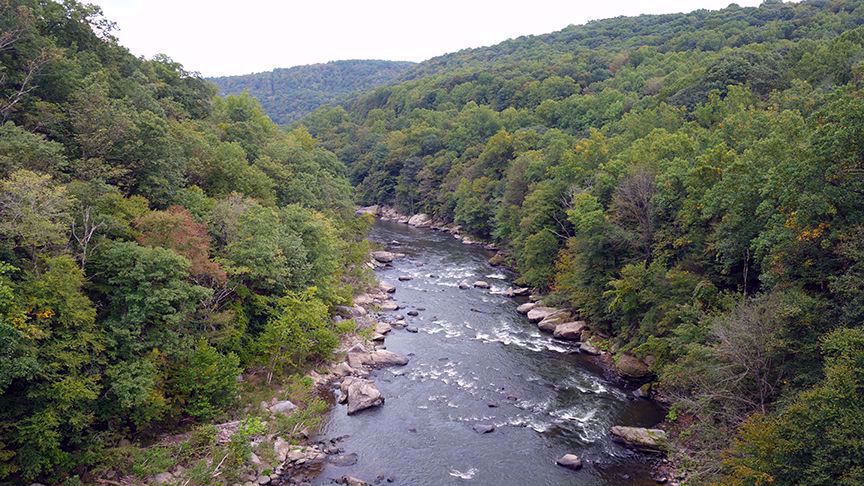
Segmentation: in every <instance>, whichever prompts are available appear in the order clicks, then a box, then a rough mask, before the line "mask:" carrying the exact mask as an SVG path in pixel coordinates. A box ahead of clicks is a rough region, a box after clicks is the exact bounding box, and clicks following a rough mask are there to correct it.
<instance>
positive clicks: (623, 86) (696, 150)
mask: <svg viewBox="0 0 864 486" xmlns="http://www.w3.org/2000/svg"><path fill="white" fill-rule="evenodd" d="M862 25H864V5H862V2H861V1H860V0H837V1H832V2H826V1H821V0H811V1H802V2H794V3H793V2H788V3H784V2H777V1H770V2H765V3H763V4H762V5H761V6H759V7H754V8H742V7H739V6H737V5H734V4H732V5H730V6H729V7H727V8H725V9H721V10H716V11H709V10H698V11H694V12H691V13H686V14H670V15H653V16H652V15H643V16H640V17H633V18H615V19H608V20H600V21H592V22H589V23H587V24H585V25H574V26H570V27H567V28H565V29H563V30H561V31H559V32H554V33H551V34H546V35H540V36H530V37H520V38H517V39H512V40H509V41H506V42H504V43H501V44H498V45H494V46H489V47H483V48H479V49H467V50H463V51H460V52H458V53H453V54H448V55H444V56H440V57H437V58H434V59H430V60H428V61H426V62H423V63H420V64H418V65H416V66H414V67H412V68H411V69H410V70H409V71H408V73H407V74H406V75H405V76H404V77H403V78H402V79H400V80H398V81H397V82H395V83H393V84H391V85H389V86H385V87H379V88H376V89H372V90H370V91H367V92H365V93H361V94H358V95H356V96H354V97H353V98H352V99H349V100H346V101H344V102H343V103H341V106H336V107H324V108H321V109H319V110H317V111H316V112H314V113H312V114H310V115H309V116H307V117H305V118H304V119H303V120H302V123H303V124H304V125H305V126H306V127H307V128H308V130H309V131H310V132H311V133H312V134H313V135H315V136H316V137H317V139H318V141H319V144H320V145H321V146H323V147H326V148H328V149H330V150H332V151H333V152H334V153H336V154H337V155H338V156H339V158H340V159H341V160H342V161H343V162H344V163H345V164H346V166H347V167H348V169H349V172H350V178H351V180H352V181H353V182H354V183H355V186H356V188H357V193H358V198H359V200H360V202H361V203H363V204H390V205H394V206H396V207H397V208H398V209H400V210H402V211H405V212H413V213H417V212H424V213H427V214H430V215H433V216H435V217H437V218H440V219H442V220H445V221H448V222H453V223H456V224H458V225H460V226H461V227H462V230H463V231H465V232H468V233H469V234H471V235H473V236H474V237H477V238H480V239H484V240H493V241H494V242H495V243H496V244H497V245H498V246H500V247H501V248H502V249H503V250H504V251H505V252H506V253H507V254H508V255H510V258H509V263H511V264H513V266H515V268H516V270H518V272H519V274H520V278H521V282H522V283H524V284H526V285H530V286H532V287H535V288H537V289H539V290H541V291H546V292H549V293H551V295H549V296H547V297H546V301H547V302H556V303H561V304H568V305H569V306H570V307H572V308H574V310H576V311H577V312H578V313H579V314H580V315H581V317H583V318H585V319H586V320H588V321H589V322H590V325H591V326H592V328H594V329H595V330H596V331H600V332H603V333H608V334H609V335H610V338H609V340H608V342H609V348H610V349H618V350H623V351H628V352H631V353H634V354H636V355H637V356H641V357H646V358H647V357H650V358H652V359H650V360H649V361H651V362H652V368H653V371H655V372H656V373H657V374H658V376H659V377H660V381H661V383H660V385H661V386H660V389H662V390H664V391H665V392H666V393H667V395H669V396H672V397H674V398H675V399H676V400H678V401H679V402H678V408H677V410H679V413H678V416H679V417H686V418H687V420H682V421H681V422H682V423H683V424H686V425H684V426H683V429H684V430H682V431H681V433H680V434H678V436H679V437H678V445H679V446H680V447H679V451H681V456H686V457H680V458H681V459H682V460H683V462H682V464H685V467H687V468H688V469H689V470H690V471H689V472H690V478H692V479H693V481H703V482H705V481H710V480H712V479H717V478H724V477H726V476H725V475H726V474H727V473H728V472H729V470H728V467H730V466H729V465H728V464H726V463H724V462H723V460H722V458H723V457H724V454H725V453H724V450H726V448H727V446H728V445H729V438H730V437H732V436H733V435H734V434H732V433H731V432H732V431H734V430H736V429H737V428H739V427H742V430H744V428H746V425H744V424H746V423H748V418H749V417H751V416H753V414H759V416H762V417H765V420H766V421H767V423H773V421H776V420H779V417H784V416H787V415H784V414H788V413H791V411H792V410H794V409H795V407H796V405H795V404H794V403H792V401H791V399H790V397H794V396H798V395H799V394H807V393H812V394H817V393H819V390H822V388H821V387H822V386H824V385H825V383H826V380H827V376H822V374H821V373H820V370H821V369H823V366H824V365H825V364H826V358H824V357H823V356H822V355H821V354H820V353H819V345H820V342H822V340H823V339H824V337H825V336H826V335H829V333H831V332H832V331H833V330H834V329H836V328H840V327H845V328H850V329H857V328H860V326H861V324H862V320H861V318H862V316H864V312H862V309H864V306H862V300H861V297H860V296H861V294H862V290H864V288H862V285H861V280H862V277H864V273H862V266H861V262H862V249H861V244H860V242H861V241H862V233H861V228H862V225H864V205H862V198H861V195H862V194H864V186H862V183H864V178H862V177H861V174H862V171H864V167H862V160H864V157H862V147H864V145H862V140H864V134H862V128H861V127H862V126H864V123H862V118H861V117H862V113H864V104H862V103H864V102H862V100H864V91H862V78H861V74H862V69H861V63H860V60H861V59H862V57H864V36H862V32H864V31H862V29H864V27H862ZM825 369H826V372H827V370H828V368H825ZM808 390H809V391H808ZM814 413H815V414H817V415H818V414H823V415H820V416H821V417H837V415H832V413H831V412H829V411H828V410H826V409H821V408H820V407H814ZM818 418H819V417H816V416H815V415H814V416H812V417H808V418H807V419H803V418H802V419H801V420H799V421H798V423H800V426H801V427H804V426H805V424H808V425H806V426H807V427H811V428H813V429H814V430H824V429H823V428H821V427H822V426H821V425H819V424H818V423H817V419H818ZM754 420H755V419H754ZM850 420H851V421H853V422H854V418H852V419H850ZM786 426H787V427H789V429H784V430H786V431H785V432H784V433H787V432H788V433H789V434H790V436H791V435H794V433H793V432H792V430H793V429H794V427H795V426H794V424H793V422H789V423H787V424H786ZM849 428H850V430H854V424H850V425H849ZM802 435H804V436H807V434H805V433H802ZM845 439H848V438H844V440H845ZM742 440H744V442H745V443H746V437H744V439H742ZM753 440H756V436H755V435H754V439H753ZM815 440H816V439H814V441H815ZM849 441H850V442H847V443H850V444H854V441H852V440H851V439H849ZM742 447H746V444H745V446H742ZM826 450H827V449H826ZM830 453H831V454H836V455H837V456H842V457H843V459H842V460H841V459H839V458H838V459H837V460H836V464H838V467H837V468H836V470H840V469H841V468H840V467H839V464H843V465H844V466H845V467H847V468H848V469H849V470H850V471H853V472H854V473H857V472H858V469H855V468H856V467H859V464H860V462H858V463H856V462H855V461H857V460H859V459H857V456H856V454H855V452H854V450H850V451H849V452H845V453H841V452H839V451H834V450H831V452H830ZM778 457H779V456H778ZM808 461H810V459H801V462H798V463H794V464H793V465H790V466H789V471H791V470H793V469H796V468H798V469H800V470H801V471H802V472H804V471H806V470H807V468H809V467H810V466H809V465H807V464H810V463H809V462H808ZM843 461H846V462H843ZM816 462H818V461H816V460H813V463H814V464H815V463H816ZM822 462H824V463H825V465H826V470H830V472H825V471H820V472H818V473H817V472H813V473H812V474H813V475H812V476H811V477H808V478H807V479H800V481H805V482H806V481H810V484H832V482H840V483H842V482H843V481H846V478H844V477H842V476H841V475H838V474H836V473H835V472H834V471H835V470H834V469H832V468H834V466H833V464H835V460H834V459H833V457H832V458H831V459H824V460H823V461H822ZM760 467H761V466H760ZM765 467H766V468H767V466H765ZM772 467H773V466H772ZM814 468H815V466H814ZM760 471H767V470H766V469H765V468H762V469H760ZM814 471H815V469H814ZM766 474H769V475H772V477H774V476H773V475H775V474H779V473H777V472H776V471H774V470H771V471H767V472H766ZM784 474H787V473H784ZM791 474H792V473H791V472H789V473H788V475H786V476H779V475H778V476H776V478H777V479H776V482H777V483H778V484H780V483H782V484H788V483H796V482H798V481H799V479H796V478H794V477H793V476H792V475H791ZM808 474H809V473H808ZM766 477H767V476H766ZM757 481H758V479H753V478H751V483H755V482H757ZM763 481H767V480H765V479H763ZM748 484H750V483H748Z"/></svg>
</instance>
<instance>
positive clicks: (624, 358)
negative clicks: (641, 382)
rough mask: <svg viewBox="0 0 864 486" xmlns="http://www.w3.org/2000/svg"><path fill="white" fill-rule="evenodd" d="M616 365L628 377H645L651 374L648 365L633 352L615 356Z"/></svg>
mask: <svg viewBox="0 0 864 486" xmlns="http://www.w3.org/2000/svg"><path fill="white" fill-rule="evenodd" d="M615 367H616V368H618V371H619V372H620V373H621V374H622V375H624V376H626V377H628V378H645V377H646V376H648V375H650V374H651V370H650V369H649V368H648V365H647V364H645V363H644V362H643V361H642V360H641V359H639V358H637V357H636V356H633V355H632V354H627V353H621V354H619V355H618V356H616V357H615Z"/></svg>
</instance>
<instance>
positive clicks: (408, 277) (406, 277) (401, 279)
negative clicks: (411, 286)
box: [397, 275, 414, 282]
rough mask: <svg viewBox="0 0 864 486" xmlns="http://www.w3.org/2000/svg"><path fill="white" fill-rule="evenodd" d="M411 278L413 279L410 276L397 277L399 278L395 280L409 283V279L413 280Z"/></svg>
mask: <svg viewBox="0 0 864 486" xmlns="http://www.w3.org/2000/svg"><path fill="white" fill-rule="evenodd" d="M413 278H414V277H412V276H410V275H399V277H397V279H398V280H399V281H400V282H407V281H409V280H411V279H413Z"/></svg>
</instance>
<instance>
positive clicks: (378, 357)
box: [348, 349, 408, 368]
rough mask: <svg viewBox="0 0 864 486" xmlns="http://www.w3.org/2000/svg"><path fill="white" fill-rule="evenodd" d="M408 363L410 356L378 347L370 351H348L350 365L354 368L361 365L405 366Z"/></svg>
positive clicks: (379, 366) (375, 366)
mask: <svg viewBox="0 0 864 486" xmlns="http://www.w3.org/2000/svg"><path fill="white" fill-rule="evenodd" d="M406 364H408V358H406V357H405V356H402V355H401V354H397V353H394V352H392V351H386V350H383V349H377V350H375V351H372V352H369V353H363V352H353V353H352V352H349V353H348V365H349V366H351V367H352V368H359V367H361V366H370V367H372V368H382V367H385V366H405V365H406Z"/></svg>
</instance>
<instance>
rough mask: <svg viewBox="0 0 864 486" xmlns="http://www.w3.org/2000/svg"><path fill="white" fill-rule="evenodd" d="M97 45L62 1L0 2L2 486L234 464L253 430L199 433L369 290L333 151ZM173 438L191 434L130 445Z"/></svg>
mask: <svg viewBox="0 0 864 486" xmlns="http://www.w3.org/2000/svg"><path fill="white" fill-rule="evenodd" d="M112 28H113V25H112V24H111V23H110V22H109V21H107V20H106V19H105V18H104V17H103V16H102V15H101V13H100V11H99V10H98V8H96V7H92V6H87V5H84V4H80V3H77V2H75V1H66V2H63V3H56V2H52V1H39V0H0V119H2V120H0V483H4V484H29V483H30V482H32V481H33V480H37V479H38V480H41V481H44V482H46V483H48V484H66V485H74V484H81V480H80V478H79V475H80V474H83V472H85V471H96V473H97V474H98V471H100V470H102V471H105V470H114V471H120V472H123V471H124V469H123V468H126V469H127V470H128V469H129V468H131V470H132V471H131V472H132V473H135V474H137V475H139V476H146V475H148V474H153V473H158V472H162V471H164V470H165V469H161V470H160V468H164V467H166V466H165V465H163V463H165V462H166V460H167V461H171V460H176V459H175V458H174V457H173V456H183V455H189V454H192V455H193V456H194V455H195V454H199V453H200V452H201V451H204V450H206V451H213V455H214V456H215V455H218V457H217V459H216V461H218V460H219V458H222V461H223V462H222V463H220V466H222V465H223V464H226V466H225V467H224V468H227V464H231V463H232V461H233V462H237V461H241V460H242V461H245V460H246V456H248V454H249V451H248V450H247V449H248V444H247V442H248V437H249V435H248V434H251V433H252V432H253V431H254V430H256V429H258V428H260V426H261V424H260V423H259V422H254V421H253V422H250V423H249V424H246V425H244V428H242V430H244V431H246V432H244V433H247V435H245V436H244V434H243V433H240V434H235V435H236V436H237V437H246V438H245V439H238V440H237V441H235V442H231V443H229V444H228V445H226V446H224V448H222V449H216V446H215V445H214V444H215V442H214V440H215V439H214V437H215V435H214V434H215V429H213V428H212V427H209V428H208V427H204V426H202V428H195V425H196V424H207V423H209V422H210V421H213V420H215V419H219V418H222V419H224V418H226V417H229V418H230V417H231V416H232V415H231V414H232V411H233V410H234V409H235V408H236V406H237V405H238V404H237V401H238V395H239V392H240V391H243V390H241V389H243V388H244V387H246V386H247V383H245V382H243V381H242V380H241V379H240V377H241V374H243V373H244V371H246V370H256V369H261V370H266V371H267V374H268V375H269V376H270V377H272V376H273V375H274V374H275V375H276V376H277V377H282V376H287V375H288V374H290V373H292V372H294V371H296V370H297V369H301V368H304V367H308V366H310V364H314V363H315V362H317V361H320V360H322V359H325V358H329V357H330V355H331V353H332V351H333V349H334V348H335V346H336V345H337V344H338V339H339V332H340V329H338V328H336V327H335V326H334V325H333V324H332V323H331V320H330V309H331V308H332V307H333V306H334V305H337V304H343V303H348V302H350V300H351V296H352V294H353V291H354V290H353V286H355V285H357V286H361V285H365V284H366V282H367V280H368V279H369V278H370V277H369V275H367V274H366V273H365V272H364V271H363V269H362V268H363V267H362V266H361V265H359V264H360V263H364V262H365V259H366V258H367V257H366V255H367V252H368V248H367V243H366V241H365V234H366V228H367V227H368V224H369V222H368V221H366V220H362V219H357V218H355V217H354V204H353V201H352V199H351V194H352V190H351V186H350V185H349V183H348V180H347V178H346V169H345V167H344V166H343V165H342V164H341V162H340V161H339V160H338V159H337V157H336V156H335V155H334V154H333V153H332V152H330V151H328V150H326V149H324V148H322V147H320V146H319V145H318V144H317V143H316V141H315V140H314V139H313V138H312V137H311V136H310V134H309V133H308V131H306V130H304V129H302V128H300V129H294V130H291V131H286V130H283V129H281V128H279V127H278V126H277V125H275V124H274V123H273V122H272V121H271V120H270V119H269V118H268V117H267V116H266V114H265V113H264V112H263V110H262V109H261V107H260V105H259V104H258V103H257V101H255V100H254V99H252V98H251V97H249V96H247V95H240V96H228V97H225V98H220V97H217V96H216V88H215V86H213V85H212V84H211V83H209V82H207V81H205V80H203V79H202V78H200V77H199V76H197V75H194V74H193V73H190V72H187V71H185V70H184V69H183V68H182V67H181V66H180V65H178V64H177V63H175V62H173V61H172V60H171V59H169V58H167V57H164V56H157V57H156V58H154V59H152V60H143V59H141V58H137V57H135V56H133V55H132V54H130V53H129V52H128V51H127V50H126V49H125V48H123V47H121V46H120V45H119V44H118V43H117V41H116V39H115V38H114V37H113V36H112ZM244 424H245V422H244ZM277 425H278V424H277ZM175 428H177V429H182V430H190V429H191V430H194V431H196V432H195V433H194V434H193V436H192V437H193V438H192V439H190V440H189V442H187V443H183V444H181V445H180V446H177V447H175V448H174V449H168V448H155V449H152V450H143V449H139V448H137V447H135V446H134V445H131V444H130V442H129V440H128V439H130V438H133V439H140V438H143V439H145V442H146V438H147V437H156V436H158V434H159V433H161V432H163V431H166V430H167V431H170V430H173V429H175ZM190 444H191V445H190ZM193 446H194V447H193ZM220 447H221V446H220ZM190 451H191V452H190ZM168 464H169V465H170V464H173V463H171V462H169V463H168ZM200 465H201V467H202V468H204V469H202V470H201V471H199V472H201V473H203V474H204V477H205V478H207V479H206V480H203V481H201V482H199V484H207V483H210V481H211V480H212V478H211V477H210V473H211V472H212V467H213V466H215V463H214V464H213V465H212V466H208V464H207V463H205V462H202V463H200ZM207 467H209V468H210V469H206V468H207ZM192 473H193V475H194V474H195V473H196V471H194V470H193V471H192ZM225 476H226V474H223V475H222V477H225ZM117 484H119V483H117ZM211 484H212V483H211Z"/></svg>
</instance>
